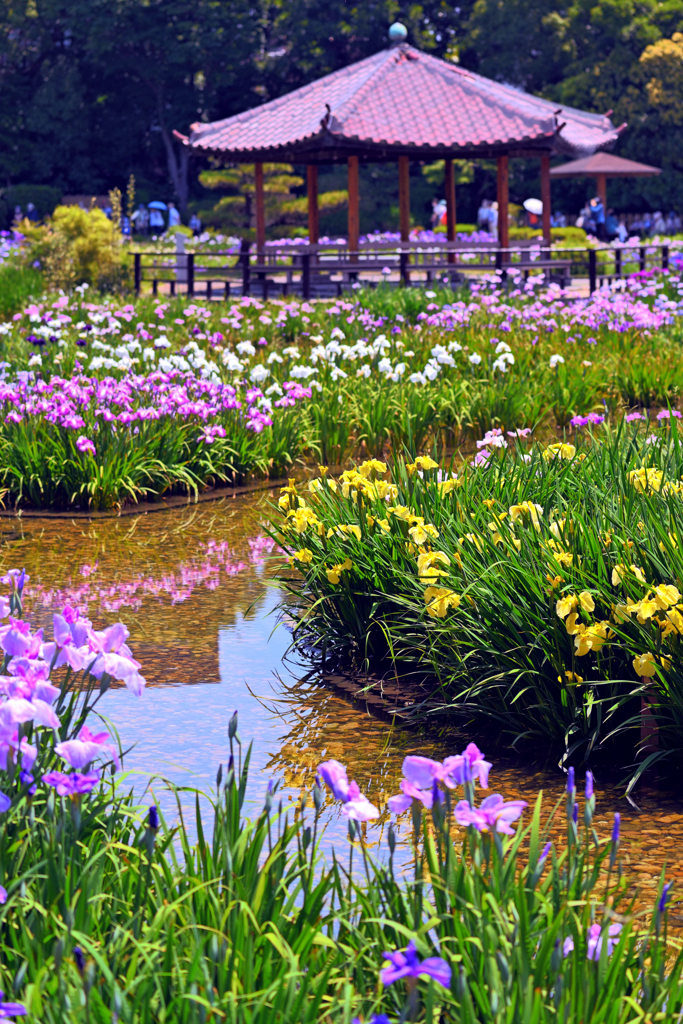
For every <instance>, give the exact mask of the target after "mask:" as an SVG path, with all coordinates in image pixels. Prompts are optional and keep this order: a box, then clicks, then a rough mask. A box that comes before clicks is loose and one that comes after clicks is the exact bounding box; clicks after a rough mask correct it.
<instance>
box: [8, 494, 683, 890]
mask: <svg viewBox="0 0 683 1024" xmlns="http://www.w3.org/2000/svg"><path fill="white" fill-rule="evenodd" d="M268 498H269V495H268V493H265V494H261V495H257V496H254V495H245V496H242V497H235V498H232V499H231V498H226V499H223V500H221V501H217V502H215V503H212V504H210V505H202V506H198V507H195V508H192V509H186V510H174V511H165V512H160V513H155V514H149V515H141V516H139V517H138V518H136V519H134V520H132V521H131V519H115V518H112V519H98V520H96V521H88V520H83V519H74V520H63V519H59V520H40V519H31V520H26V521H25V522H22V521H21V520H5V521H4V522H3V532H2V534H1V535H0V540H1V542H2V547H1V549H0V550H1V552H2V561H3V565H4V567H5V568H10V567H13V566H21V565H24V566H25V567H26V569H27V571H28V573H29V575H30V576H31V583H30V585H29V588H28V594H27V596H28V600H27V613H28V614H29V616H30V618H31V619H32V621H33V622H34V624H35V625H46V626H49V623H50V619H51V614H52V611H53V610H56V609H60V608H61V607H62V606H63V605H64V604H65V603H69V604H72V605H75V606H77V607H79V608H80V609H82V610H83V611H84V612H86V613H87V614H88V615H89V616H90V617H91V618H92V619H93V621H94V622H95V625H96V626H97V627H98V628H99V627H102V626H105V625H108V624H110V623H111V622H113V621H117V620H119V619H120V620H122V621H123V622H125V623H126V625H127V626H128V627H129V629H130V631H131V641H130V645H131V648H132V650H133V653H134V655H135V657H136V658H137V659H138V660H139V661H140V662H141V663H142V666H143V673H144V675H145V676H146V678H147V680H148V683H149V689H148V691H147V692H146V693H145V695H144V696H143V697H142V699H141V700H137V699H136V698H135V697H133V695H132V694H131V693H129V692H128V691H127V690H126V689H125V688H115V689H112V690H111V691H110V692H109V693H107V695H106V697H105V698H104V700H103V701H102V704H101V707H102V711H103V713H104V714H105V715H106V716H107V717H108V718H110V719H111V721H112V722H113V723H114V724H115V726H116V727H117V728H118V730H119V732H120V734H121V737H122V739H123V741H124V743H125V745H126V746H128V745H131V744H134V749H133V751H132V752H131V754H130V755H129V756H128V758H127V761H126V767H127V768H128V769H129V770H132V771H133V773H134V775H133V781H134V783H135V786H136V788H137V789H138V791H139V792H142V791H143V790H144V786H145V784H146V783H147V781H148V780H149V779H150V778H152V777H154V776H164V777H166V778H169V779H171V780H173V781H174V782H175V783H177V784H180V785H185V786H197V787H199V788H201V789H203V790H205V791H209V790H210V789H211V788H212V786H213V784H214V780H215V776H216V772H217V770H218V767H219V764H221V763H223V764H225V762H226V760H227V753H228V744H227V725H228V721H229V718H230V716H231V715H232V713H233V711H234V710H238V712H239V715H240V732H241V734H242V737H243V739H244V741H245V743H246V742H248V741H250V740H253V742H254V752H253V761H252V764H253V772H252V777H251V787H250V790H249V793H248V797H249V800H250V801H251V803H252V805H257V804H258V805H260V803H261V801H262V799H263V796H264V793H265V788H266V786H267V783H268V780H269V779H270V778H271V777H274V778H277V779H280V780H282V782H283V784H284V786H285V789H284V798H285V799H286V800H287V799H292V800H294V801H296V800H297V799H298V795H299V793H300V791H301V789H302V788H304V789H310V786H311V785H312V782H313V777H314V770H315V766H316V765H317V764H318V763H319V761H320V760H322V759H323V758H326V757H335V758H337V759H339V760H341V761H345V762H346V763H347V764H348V766H349V774H350V776H351V777H353V778H355V779H356V780H357V781H358V783H359V785H360V786H361V788H362V789H363V790H365V791H367V792H368V795H369V796H370V798H371V799H372V800H373V802H374V803H376V804H377V805H378V806H380V807H382V806H384V804H385V802H386V799H387V797H389V796H390V795H392V794H393V793H395V792H397V790H398V783H399V780H400V776H401V770H400V769H401V762H402V760H403V757H404V756H405V754H406V753H427V754H430V755H431V756H433V757H437V758H442V757H445V756H446V755H448V754H452V753H455V752H457V751H458V750H459V749H461V748H462V746H463V744H464V742H465V740H464V739H463V737H462V736H459V735H454V734H448V733H445V734H441V735H439V734H436V735H435V734H430V735H429V736H427V735H425V734H420V733H416V732H406V731H404V730H401V729H400V728H398V727H395V726H393V725H392V722H391V720H390V719H389V718H382V717H381V716H380V717H377V716H376V715H374V714H370V713H368V711H367V709H366V708H365V707H364V706H363V705H362V704H354V703H352V702H350V701H348V700H347V699H346V698H345V697H344V696H342V695H341V694H340V693H338V692H337V691H335V690H331V689H328V688H326V687H324V686H321V685H319V684H318V683H317V682H316V681H310V680H307V678H306V672H305V667H304V666H297V665H296V664H295V663H294V664H291V663H285V664H283V660H282V659H283V656H284V654H285V652H286V650H287V647H288V645H289V641H290V638H289V634H288V633H287V631H286V630H285V629H284V627H283V626H281V625H277V621H276V618H275V614H274V610H275V607H276V605H277V602H278V600H279V594H278V591H277V590H276V588H275V587H274V586H273V584H272V583H271V582H270V581H269V578H268V577H269V567H268V553H269V550H270V547H271V544H270V542H269V541H268V540H267V538H265V537H264V534H263V530H262V526H261V523H262V518H263V512H264V505H265V502H266V501H267V500H268ZM472 738H476V737H472ZM492 760H493V761H494V770H493V772H492V774H491V784H492V786H493V788H494V789H495V790H500V791H501V792H502V793H504V795H505V796H506V797H507V798H510V799H512V798H521V799H524V800H527V801H529V803H531V802H532V801H533V800H534V799H535V796H536V793H537V791H538V789H539V788H543V789H544V791H545V794H546V805H547V806H548V807H550V806H552V804H553V803H554V802H555V801H556V800H557V799H559V798H560V797H561V795H562V789H563V782H564V779H563V776H562V775H561V774H560V773H559V771H558V770H557V769H554V768H552V767H550V768H549V769H548V770H547V771H536V772H531V771H530V770H529V769H528V768H526V767H524V766H520V764H519V763H518V762H516V761H514V760H512V759H511V758H507V759H506V758H501V757H499V756H494V757H493V758H492ZM154 786H155V792H156V793H157V795H158V796H159V797H160V798H161V801H162V804H163V805H165V806H166V807H167V808H168V809H169V812H170V810H171V804H170V801H169V799H168V797H164V796H163V794H162V793H161V791H160V789H159V783H158V782H154ZM596 793H597V798H598V815H597V829H598V832H599V833H600V834H601V835H608V834H609V832H610V830H611V812H612V811H613V810H615V809H619V810H620V811H621V813H622V817H623V824H624V828H623V831H624V835H625V837H626V839H625V847H624V859H625V860H626V862H627V863H630V866H631V868H632V869H633V870H634V872H635V873H636V874H637V876H638V877H639V879H640V881H641V883H642V887H643V891H644V892H646V893H647V892H648V890H650V889H653V888H655V886H656V884H657V878H658V875H659V870H660V868H661V864H662V862H663V861H666V862H667V863H668V865H669V868H668V875H669V876H672V875H673V876H674V877H679V878H680V879H681V881H683V857H681V854H680V850H681V843H682V841H683V813H681V812H682V811H683V806H682V805H681V803H680V801H679V800H678V799H677V798H676V797H675V796H673V795H671V794H667V793H664V792H661V791H657V790H649V791H645V792H641V793H640V794H639V795H638V802H639V805H640V808H641V811H640V812H639V811H637V810H636V809H634V808H629V807H628V806H627V805H626V804H625V803H624V801H623V800H621V801H620V800H619V795H618V793H617V792H616V791H614V790H613V789H611V788H610V787H608V786H606V785H605V784H604V780H603V784H602V785H601V780H600V779H598V780H597V785H596ZM188 802H189V797H188ZM326 816H327V821H328V833H327V840H326V841H327V842H328V843H330V842H334V844H335V845H337V846H338V845H340V844H341V841H342V838H343V834H344V832H345V823H344V821H343V820H342V819H340V818H339V816H338V808H336V807H334V805H331V804H328V806H327V808H326ZM385 827H386V821H385V819H382V820H380V821H379V822H377V823H373V824H371V825H369V826H368V828H367V838H368V842H369V843H371V844H376V843H380V842H381V843H382V848H383V847H384V844H383V842H382V839H383V833H384V829H385ZM560 833H561V828H560V827H559V826H558V829H557V830H556V831H555V833H554V835H555V837H556V838H558V839H560V838H561V836H560Z"/></svg>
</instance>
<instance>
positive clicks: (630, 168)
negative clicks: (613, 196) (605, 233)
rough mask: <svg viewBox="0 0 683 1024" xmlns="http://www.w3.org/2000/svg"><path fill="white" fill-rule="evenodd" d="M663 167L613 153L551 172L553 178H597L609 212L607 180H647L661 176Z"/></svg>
mask: <svg viewBox="0 0 683 1024" xmlns="http://www.w3.org/2000/svg"><path fill="white" fill-rule="evenodd" d="M661 173H662V170H661V167H651V166H650V165H649V164H639V163H637V162H636V161H635V160H625V159H624V157H623V156H615V155H614V154H613V153H593V155H592V156H586V157H582V158H581V159H580V160H571V161H570V162H569V163H568V164H560V166H559V167H553V168H551V171H550V176H551V178H595V180H596V184H597V192H598V195H599V196H600V201H601V203H602V205H603V208H604V210H605V212H607V179H608V178H647V177H650V176H652V175H654V174H661Z"/></svg>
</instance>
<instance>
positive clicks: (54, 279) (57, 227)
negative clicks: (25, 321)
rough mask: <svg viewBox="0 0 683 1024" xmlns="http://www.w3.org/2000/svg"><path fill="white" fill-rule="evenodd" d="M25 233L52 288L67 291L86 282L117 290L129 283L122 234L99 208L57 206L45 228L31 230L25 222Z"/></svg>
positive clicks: (32, 252) (92, 285)
mask: <svg viewBox="0 0 683 1024" xmlns="http://www.w3.org/2000/svg"><path fill="white" fill-rule="evenodd" d="M22 230H25V233H26V235H27V237H28V238H29V240H30V241H31V243H32V249H31V255H32V256H34V257H36V258H37V259H38V260H40V263H41V265H42V268H43V270H44V272H45V276H46V278H47V281H48V284H49V285H50V286H51V287H52V288H55V289H60V288H61V289H64V290H65V291H66V290H69V289H71V288H73V287H74V286H75V285H79V284H84V283H85V284H88V285H90V286H91V287H95V288H98V289H100V291H116V290H118V289H120V288H122V287H123V286H124V285H125V284H126V282H127V281H128V278H129V276H130V271H129V268H128V267H127V265H126V264H125V263H124V262H123V259H122V249H121V235H120V234H119V231H118V229H117V227H116V226H115V225H114V223H113V222H112V221H110V220H109V219H108V218H107V216H106V215H105V213H104V212H103V211H102V210H100V209H97V208H94V209H92V210H83V209H82V208H81V207H80V206H58V207H57V209H56V210H55V212H54V215H53V216H52V218H51V220H50V221H49V222H48V224H47V225H46V226H45V227H31V226H30V225H29V224H28V222H27V221H24V222H23V224H22Z"/></svg>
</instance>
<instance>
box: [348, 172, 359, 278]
mask: <svg viewBox="0 0 683 1024" xmlns="http://www.w3.org/2000/svg"><path fill="white" fill-rule="evenodd" d="M348 176H349V253H356V254H357V253H358V237H359V235H360V209H359V194H358V157H357V156H350V157H349V165H348ZM350 258H351V259H352V260H355V259H357V256H351V257H350Z"/></svg>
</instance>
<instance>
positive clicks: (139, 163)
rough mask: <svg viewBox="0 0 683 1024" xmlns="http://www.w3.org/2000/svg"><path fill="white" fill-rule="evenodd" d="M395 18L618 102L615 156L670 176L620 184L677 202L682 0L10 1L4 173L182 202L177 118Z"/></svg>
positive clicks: (361, 47) (1, 24)
mask: <svg viewBox="0 0 683 1024" xmlns="http://www.w3.org/2000/svg"><path fill="white" fill-rule="evenodd" d="M397 19H399V20H401V21H403V22H404V23H405V24H406V26H407V28H408V32H409V38H410V39H411V41H412V42H414V43H415V44H416V45H418V46H420V47H422V48H423V49H425V50H427V51H429V52H431V53H433V54H435V55H436V56H439V57H444V58H447V59H453V60H459V61H460V62H461V64H462V65H463V66H464V67H467V68H470V69H472V70H475V71H478V72H480V73H482V74H484V75H487V76H488V77H491V78H495V79H498V80H500V81H505V82H509V83H511V84H514V85H517V86H519V87H521V88H524V89H528V90H530V91H532V92H536V93H539V94H542V95H544V96H546V97H548V98H549V99H552V100H554V101H557V102H558V104H561V103H564V104H573V105H576V106H580V107H584V108H586V109H588V110H594V111H598V112H601V113H604V112H606V111H608V110H612V111H613V115H612V116H613V118H614V119H615V120H616V121H617V122H622V121H627V122H628V124H629V128H628V130H627V131H626V132H625V134H624V135H623V140H622V141H621V142H620V144H619V152H620V153H622V154H623V155H625V156H631V157H634V158H636V159H646V160H648V161H649V162H651V163H655V164H659V165H661V166H663V167H664V169H665V171H666V172H667V173H665V174H664V175H662V176H661V178H660V179H658V180H656V181H646V182H644V183H643V182H642V181H641V182H637V183H635V184H629V185H626V186H624V188H623V189H622V192H623V195H624V196H625V197H630V200H631V201H633V202H640V201H642V202H646V201H649V202H651V203H655V204H657V203H659V204H661V203H664V202H667V203H669V202H670V203H674V202H678V204H679V205H683V177H680V175H681V174H683V169H679V155H678V154H679V151H680V149H681V146H680V131H681V125H682V123H683V118H682V116H681V112H680V106H681V101H680V95H681V89H680V85H679V83H680V81H681V78H682V77H683V71H682V70H681V69H682V67H683V63H682V58H681V50H682V48H683V43H682V42H681V38H680V37H681V33H683V0H573V2H572V0H460V2H458V3H453V2H448V0H423V2H421V3H419V2H411V3H405V2H402V0H326V2H325V3H324V4H321V3H320V2H319V0H193V2H192V3H190V2H189V0H22V2H21V3H19V2H18V0H0V96H1V97H2V103H1V104H0V137H1V138H2V140H3V145H2V146H1V147H0V182H2V184H3V185H17V184H21V183H28V182H33V183H36V184H46V185H48V184H49V185H53V186H56V187H58V188H61V189H62V190H63V191H65V192H77V193H103V192H105V191H106V190H107V189H109V188H111V187H114V186H118V187H120V188H124V187H125V183H126V181H127V180H128V177H129V175H130V174H131V173H133V174H135V178H136V181H137V183H138V198H139V199H142V200H145V199H149V198H152V196H153V194H154V196H155V197H158V198H166V199H171V198H173V199H175V200H176V201H179V202H180V205H181V206H183V207H184V206H185V205H186V203H187V201H188V199H189V198H191V197H192V196H193V195H194V196H195V197H197V196H198V195H199V194H200V193H201V191H202V189H201V186H200V185H199V184H198V181H197V175H198V173H199V172H200V171H201V169H202V167H203V166H204V165H203V164H201V162H199V161H196V162H194V163H193V162H192V160H191V158H190V157H189V155H188V153H187V151H186V150H184V149H183V147H182V146H180V145H179V144H178V142H177V140H176V139H174V136H173V131H174V129H177V130H179V131H181V132H186V131H187V130H188V128H189V126H190V125H191V124H192V123H193V122H195V121H208V120H215V119H218V118H220V117H227V116H230V115H232V114H235V113H238V112H239V111H241V110H245V109H248V108H249V107H251V106H254V105H256V104H259V103H261V102H264V101H267V100H269V99H272V98H274V97H276V96H278V95H282V94H283V93H285V92H288V91H290V90H291V89H294V88H297V87H298V86H300V85H303V84H305V83H306V82H309V81H311V80H313V79H316V78H318V77H320V76H322V75H325V74H328V73H330V72H331V71H334V70H336V69H338V68H340V67H343V66H345V65H346V64H348V63H350V62H352V61H355V60H359V59H361V58H363V57H366V56H368V55H370V54H372V53H374V52H375V51H376V50H377V49H378V48H380V47H381V46H382V45H384V40H385V39H386V30H387V27H388V25H389V24H390V23H391V22H392V21H394V20H397ZM297 170H298V169H297ZM525 173H526V172H525ZM530 173H535V172H530ZM487 181H488V175H487V174H479V173H476V174H475V176H474V182H473V184H471V185H465V186H463V187H464V188H465V189H470V190H479V191H482V190H483V189H484V188H485V185H486V182H487ZM531 183H532V179H531V178H527V179H526V185H525V187H527V186H529V187H530V186H531ZM513 187H514V186H513ZM520 187H521V185H520ZM572 187H574V186H572ZM629 189H630V192H629ZM337 191H338V189H337ZM294 198H295V199H296V198H297V197H296V196H295V197H294Z"/></svg>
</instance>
